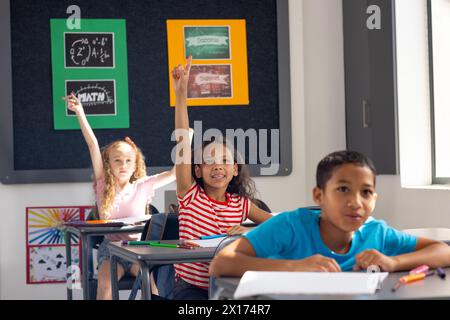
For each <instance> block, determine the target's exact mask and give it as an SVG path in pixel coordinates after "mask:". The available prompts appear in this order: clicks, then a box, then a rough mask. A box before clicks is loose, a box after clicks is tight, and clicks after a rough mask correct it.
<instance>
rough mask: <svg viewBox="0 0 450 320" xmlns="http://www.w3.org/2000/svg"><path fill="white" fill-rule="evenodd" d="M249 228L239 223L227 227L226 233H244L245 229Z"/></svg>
mask: <svg viewBox="0 0 450 320" xmlns="http://www.w3.org/2000/svg"><path fill="white" fill-rule="evenodd" d="M250 229H251V228H246V227H243V226H241V225H240V224H237V225H235V226H232V227H231V228H230V229H228V231H227V235H229V236H231V235H234V234H243V233H246V232H247V231H249V230H250Z"/></svg>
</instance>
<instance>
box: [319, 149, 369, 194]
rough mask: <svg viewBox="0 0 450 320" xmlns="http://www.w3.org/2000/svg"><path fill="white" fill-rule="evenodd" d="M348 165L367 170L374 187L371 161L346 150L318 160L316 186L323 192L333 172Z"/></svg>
mask: <svg viewBox="0 0 450 320" xmlns="http://www.w3.org/2000/svg"><path fill="white" fill-rule="evenodd" d="M349 163H351V164H355V165H357V166H361V167H367V168H369V169H370V171H372V173H373V183H374V186H375V182H376V175H377V172H376V170H375V166H374V164H373V162H372V160H370V159H369V157H367V156H365V155H363V154H362V153H359V152H356V151H347V150H343V151H336V152H333V153H330V154H329V155H327V156H326V157H325V158H323V159H322V160H320V162H319V164H318V165H317V170H316V186H317V187H318V188H320V189H322V190H324V189H325V185H326V183H327V182H328V180H330V178H331V175H332V174H333V170H334V169H336V168H337V167H340V166H342V165H344V164H349Z"/></svg>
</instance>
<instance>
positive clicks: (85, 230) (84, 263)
mask: <svg viewBox="0 0 450 320" xmlns="http://www.w3.org/2000/svg"><path fill="white" fill-rule="evenodd" d="M144 226H145V224H141V225H130V226H119V227H111V226H95V227H92V226H89V227H86V226H76V227H75V226H67V227H65V232H66V234H65V240H66V241H65V242H66V263H67V264H66V265H67V266H70V265H71V264H72V252H71V250H70V247H71V239H70V238H71V237H70V234H75V235H77V236H79V237H80V240H81V285H82V287H83V299H84V300H94V299H95V297H91V292H92V290H91V284H92V282H93V281H92V280H93V274H92V272H89V270H92V268H89V263H91V264H92V248H89V238H91V237H93V236H104V235H107V234H113V233H141V232H142V231H143V230H144ZM70 276H71V274H70V273H69V270H68V273H67V277H70ZM67 300H72V289H71V288H70V287H69V286H67Z"/></svg>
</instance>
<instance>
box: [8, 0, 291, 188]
mask: <svg viewBox="0 0 450 320" xmlns="http://www.w3.org/2000/svg"><path fill="white" fill-rule="evenodd" d="M70 5H78V6H79V7H80V8H81V17H82V18H105V19H108V18H109V19H125V20H126V32H127V55H128V87H129V105H130V128H129V129H114V130H107V129H98V130H95V134H96V136H97V138H98V141H99V144H100V145H105V144H107V143H109V142H111V141H113V140H116V139H123V138H124V137H125V136H130V137H132V139H134V141H135V142H136V144H137V145H138V146H139V147H140V148H141V149H142V150H143V152H144V154H145V156H146V163H147V166H148V167H149V168H148V171H149V173H154V172H158V171H161V170H165V169H167V168H168V167H170V166H172V162H171V158H170V152H171V150H172V148H173V147H174V145H175V144H174V142H172V141H170V137H171V133H172V131H173V127H174V110H173V108H171V107H169V87H168V83H169V81H168V80H169V79H168V66H167V33H166V20H167V19H245V20H246V28H247V47H248V71H249V95H250V105H249V106H214V107H190V108H189V116H190V121H191V126H193V121H194V120H201V121H202V122H203V123H202V125H203V130H206V129H208V128H218V129H220V130H222V131H223V132H225V129H227V128H228V129H238V128H242V129H243V130H247V129H251V128H254V129H256V130H258V129H268V130H270V129H279V130H280V141H281V142H280V168H279V171H278V174H277V175H288V174H290V172H291V163H292V160H291V158H292V156H291V154H292V152H291V123H290V121H291V119H290V114H291V113H290V75H289V28H288V24H289V21H288V0H226V1H223V0H190V1H189V0H186V1H179V0H159V1H156V0H152V1H141V0H139V1H138V0H135V1H132V0H127V1H123V0H107V1H90V0H79V1H73V0H70V1H62V0H45V1H30V0H14V1H8V0H2V1H0V30H2V32H1V33H0V67H1V68H0V69H1V70H2V73H1V75H0V77H1V78H0V82H1V83H2V86H0V87H1V88H0V105H1V106H2V109H1V120H0V123H1V129H0V130H1V131H0V140H1V141H0V147H1V149H2V156H1V158H0V170H2V172H1V181H2V183H5V184H12V183H37V182H39V183H43V182H74V181H89V180H90V176H91V169H90V167H91V163H90V159H89V153H88V149H87V147H86V145H85V142H84V139H83V137H82V135H81V132H80V131H79V130H62V131H55V130H54V129H53V114H52V70H51V53H50V22H49V21H50V18H67V17H68V16H69V15H68V14H67V13H66V9H67V7H68V6H70ZM5 31H6V32H5ZM116 59H120V57H116ZM3 70H4V71H3ZM249 167H250V170H251V173H252V174H253V175H258V174H259V172H260V171H259V168H260V165H250V166H249Z"/></svg>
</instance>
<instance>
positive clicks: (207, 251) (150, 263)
mask: <svg viewBox="0 0 450 320" xmlns="http://www.w3.org/2000/svg"><path fill="white" fill-rule="evenodd" d="M178 242H179V241H178V240H164V241H161V243H167V244H176V243H178ZM108 248H109V250H110V253H111V284H112V294H113V300H118V299H119V293H118V290H117V257H118V258H122V259H125V260H127V261H130V262H132V263H137V264H139V266H140V270H141V274H142V287H141V288H142V299H143V300H150V299H151V288H150V274H149V272H151V270H152V268H153V267H154V266H157V265H167V264H174V263H186V262H209V261H211V260H212V258H213V257H214V252H215V251H216V248H215V247H209V248H195V249H183V248H166V247H153V246H149V245H146V246H129V245H123V244H122V243H121V242H110V243H108Z"/></svg>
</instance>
